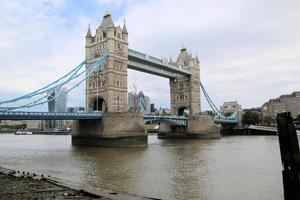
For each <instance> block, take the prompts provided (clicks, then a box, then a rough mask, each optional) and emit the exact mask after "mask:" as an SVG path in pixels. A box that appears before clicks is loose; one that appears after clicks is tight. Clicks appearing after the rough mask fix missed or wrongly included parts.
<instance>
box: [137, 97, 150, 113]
mask: <svg viewBox="0 0 300 200" xmlns="http://www.w3.org/2000/svg"><path fill="white" fill-rule="evenodd" d="M138 105H139V108H140V112H141V113H144V114H149V113H150V98H149V97H147V96H145V95H144V93H143V92H139V94H138Z"/></svg>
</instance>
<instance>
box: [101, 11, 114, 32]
mask: <svg viewBox="0 0 300 200" xmlns="http://www.w3.org/2000/svg"><path fill="white" fill-rule="evenodd" d="M100 26H101V27H103V28H104V29H105V28H115V25H114V22H113V20H112V18H111V14H110V13H109V12H108V11H106V12H105V14H104V15H103V20H102V23H101V25H100Z"/></svg>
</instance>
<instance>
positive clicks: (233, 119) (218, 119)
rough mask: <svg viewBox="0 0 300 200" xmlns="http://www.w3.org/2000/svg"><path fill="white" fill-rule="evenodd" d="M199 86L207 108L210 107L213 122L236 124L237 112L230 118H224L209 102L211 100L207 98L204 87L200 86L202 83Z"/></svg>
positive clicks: (211, 102)
mask: <svg viewBox="0 0 300 200" xmlns="http://www.w3.org/2000/svg"><path fill="white" fill-rule="evenodd" d="M200 86H201V89H202V92H203V94H204V96H205V99H206V100H207V102H208V104H209V106H210V107H211V109H212V110H213V113H214V115H215V116H214V122H216V123H229V124H235V123H238V119H237V111H236V112H234V113H232V114H231V115H230V116H228V117H226V116H224V115H222V114H221V111H220V110H219V109H218V108H217V106H216V105H215V104H214V102H213V101H212V100H211V98H210V97H209V95H208V93H207V92H206V90H205V88H204V86H203V85H202V83H201V82H200Z"/></svg>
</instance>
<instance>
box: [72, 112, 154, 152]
mask: <svg viewBox="0 0 300 200" xmlns="http://www.w3.org/2000/svg"><path fill="white" fill-rule="evenodd" d="M144 126H145V125H144V120H143V116H142V115H141V114H139V113H129V112H122V113H115V112H113V113H104V114H103V116H102V119H101V120H77V121H74V123H73V127H72V144H73V145H79V146H98V147H145V146H147V140H148V139H147V138H148V135H147V133H146V131H145V127H144Z"/></svg>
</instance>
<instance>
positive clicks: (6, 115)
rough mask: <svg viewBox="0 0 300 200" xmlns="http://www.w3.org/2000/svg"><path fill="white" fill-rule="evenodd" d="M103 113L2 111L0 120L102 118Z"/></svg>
mask: <svg viewBox="0 0 300 200" xmlns="http://www.w3.org/2000/svg"><path fill="white" fill-rule="evenodd" d="M101 118H102V113H100V112H99V113H85V112H79V113H64V112H52V113H51V112H22V111H7V112H0V120H79V119H86V120H89V119H101Z"/></svg>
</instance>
